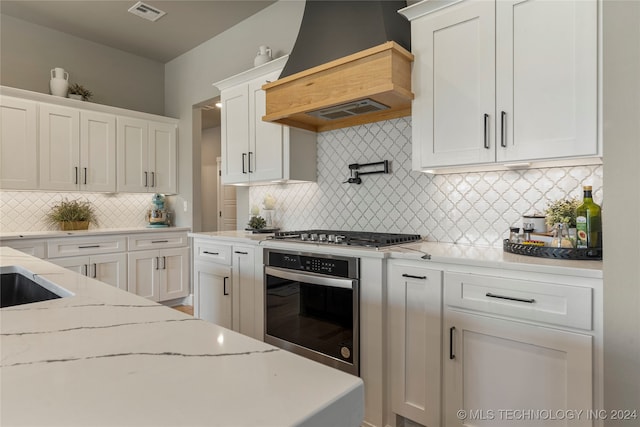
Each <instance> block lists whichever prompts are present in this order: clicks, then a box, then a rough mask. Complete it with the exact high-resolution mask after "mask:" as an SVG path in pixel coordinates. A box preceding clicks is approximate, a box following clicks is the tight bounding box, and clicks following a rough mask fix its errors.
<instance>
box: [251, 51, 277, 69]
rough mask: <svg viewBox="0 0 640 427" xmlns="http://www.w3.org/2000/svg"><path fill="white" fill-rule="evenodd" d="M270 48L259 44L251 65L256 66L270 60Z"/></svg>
mask: <svg viewBox="0 0 640 427" xmlns="http://www.w3.org/2000/svg"><path fill="white" fill-rule="evenodd" d="M272 59H273V58H271V48H270V47H269V46H260V47H258V55H257V56H256V57H255V59H254V60H253V65H254V66H256V67H257V66H258V65H262V64H266V63H267V62H269V61H271V60H272Z"/></svg>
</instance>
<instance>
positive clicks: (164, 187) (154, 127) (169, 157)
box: [149, 122, 178, 194]
mask: <svg viewBox="0 0 640 427" xmlns="http://www.w3.org/2000/svg"><path fill="white" fill-rule="evenodd" d="M149 138H150V142H149V150H150V152H149V162H150V164H149V173H150V174H151V176H150V181H149V191H152V192H155V193H164V194H175V193H177V192H178V183H177V176H178V173H177V170H176V167H177V164H178V162H177V160H176V159H177V157H176V156H177V142H176V126H175V125H170V124H165V123H154V122H149Z"/></svg>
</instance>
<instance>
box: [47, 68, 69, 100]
mask: <svg viewBox="0 0 640 427" xmlns="http://www.w3.org/2000/svg"><path fill="white" fill-rule="evenodd" d="M49 90H51V95H55V96H62V97H64V98H66V97H67V92H68V90H69V73H67V72H66V71H65V70H64V68H53V69H51V80H50V81H49Z"/></svg>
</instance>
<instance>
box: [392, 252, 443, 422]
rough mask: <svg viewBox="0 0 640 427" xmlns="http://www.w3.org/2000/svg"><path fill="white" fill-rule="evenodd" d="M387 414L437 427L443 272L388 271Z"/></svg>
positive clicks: (396, 266)
mask: <svg viewBox="0 0 640 427" xmlns="http://www.w3.org/2000/svg"><path fill="white" fill-rule="evenodd" d="M388 274H389V283H388V289H389V300H388V303H389V312H388V313H389V350H390V351H389V356H390V368H389V369H390V372H389V375H390V378H391V410H392V411H393V412H394V413H396V414H399V415H402V416H404V417H406V418H409V419H411V420H413V421H415V422H418V423H420V424H422V425H423V426H427V427H437V426H440V405H441V398H440V393H441V391H440V390H441V389H440V378H441V372H440V371H441V369H440V366H441V351H440V349H441V347H440V342H441V328H442V320H441V319H442V271H441V270H433V269H430V268H424V267H422V266H419V265H418V263H411V262H406V261H404V262H401V261H391V262H390V266H389V273H388Z"/></svg>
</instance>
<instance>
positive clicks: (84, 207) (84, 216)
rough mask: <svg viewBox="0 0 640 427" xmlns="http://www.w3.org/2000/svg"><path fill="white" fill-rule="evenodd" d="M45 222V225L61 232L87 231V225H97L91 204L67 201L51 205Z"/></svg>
mask: <svg viewBox="0 0 640 427" xmlns="http://www.w3.org/2000/svg"><path fill="white" fill-rule="evenodd" d="M45 220H46V222H47V224H49V225H51V226H54V227H59V228H60V229H61V230H87V229H88V228H89V224H94V225H97V224H98V220H97V218H96V214H95V211H94V210H93V206H92V205H91V203H89V202H87V201H80V200H67V199H63V200H61V201H60V203H58V204H57V205H53V207H52V208H51V211H50V212H49V213H47V215H46V218H45Z"/></svg>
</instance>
